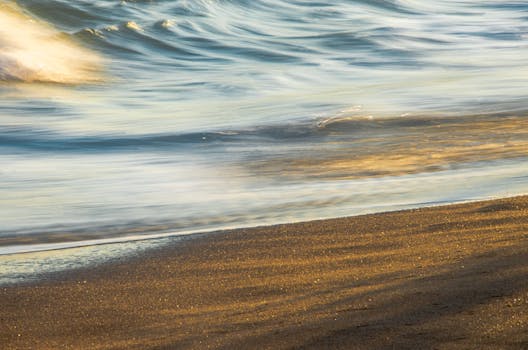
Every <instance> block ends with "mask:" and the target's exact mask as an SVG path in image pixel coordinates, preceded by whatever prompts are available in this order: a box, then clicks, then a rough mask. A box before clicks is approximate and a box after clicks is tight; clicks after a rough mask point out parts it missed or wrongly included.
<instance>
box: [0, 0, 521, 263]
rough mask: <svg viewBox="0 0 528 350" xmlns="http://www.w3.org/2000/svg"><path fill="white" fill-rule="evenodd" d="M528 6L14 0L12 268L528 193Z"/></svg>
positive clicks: (7, 47)
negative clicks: (82, 252) (67, 254)
mask: <svg viewBox="0 0 528 350" xmlns="http://www.w3.org/2000/svg"><path fill="white" fill-rule="evenodd" d="M527 59H528V4H526V3H524V2H521V1H469V0H466V1H454V0H441V1H432V0H431V1H430V0H427V1H413V0H393V1H389V0H371V1H368V0H338V1H334V2H332V3H324V2H317V1H298V0H295V1H294V0H267V1H265V0H255V1H244V0H157V1H156V0H152V1H146V0H145V1H140V0H137V1H114V0H90V1H88V0H74V1H71V0H68V1H67V0H47V1H42V0H19V1H16V2H15V1H4V2H3V3H2V4H0V254H9V253H17V252H24V251H34V250H48V249H55V248H64V247H70V246H75V245H84V244H94V243H98V242H105V241H107V240H111V241H115V240H124V241H127V240H132V239H138V238H142V237H149V236H155V237H159V236H164V235H173V234H182V233H186V234H188V233H192V232H198V231H208V230H217V229H223V228H232V227H243V226H255V225H263V224H273V223H279V222H292V221H300V220H308V219H318V218H328V217H337V216H345V215H355V214H361V213H370V212H379V211H387V210H397V209H403V208H410V207H417V206H425V205H434V204H441V203H452V202H460V201H468V200H476V199H483V198H491V197H498V196H509V195H516V194H524V193H528V157H527V151H528V113H527V112H526V111H527V110H528V108H527V107H528V104H527V91H528V66H527V64H526V62H528V60H527Z"/></svg>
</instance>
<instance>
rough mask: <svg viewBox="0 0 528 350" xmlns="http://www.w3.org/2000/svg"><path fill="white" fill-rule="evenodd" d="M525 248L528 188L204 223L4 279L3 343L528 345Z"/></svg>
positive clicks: (0, 303) (0, 300)
mask: <svg viewBox="0 0 528 350" xmlns="http://www.w3.org/2000/svg"><path fill="white" fill-rule="evenodd" d="M176 237H177V236H175V238H176ZM187 238H188V239H187ZM527 258H528V196H520V197H512V198H505V199H495V200H487V201H479V202H469V203H463V204H452V205H447V206H433V207H426V208H419V209H410V210H403V211H402V210H400V211H393V212H386V213H379V214H365V215H360V216H353V217H347V218H337V219H325V220H315V221H309V222H300V223H292V224H279V225H273V226H264V227H255V228H246V229H236V230H227V231H220V232H209V233H202V234H198V235H196V236H194V237H193V236H186V238H185V239H182V240H176V239H174V240H171V242H169V243H168V244H167V245H164V246H162V247H156V248H151V249H149V250H147V251H144V252H140V253H138V254H137V255H135V256H128V257H127V256H125V257H122V258H117V259H115V260H113V261H111V262H109V263H103V264H101V265H100V266H93V267H84V268H83V267H81V268H78V269H75V270H72V271H63V272H57V273H53V274H52V275H50V278H45V279H43V280H40V281H36V282H31V283H30V284H28V285H24V284H19V285H8V286H4V287H0V310H3V311H2V314H1V316H0V318H1V319H2V322H1V326H0V344H4V347H5V348H6V349H29V348H32V347H35V346H36V345H37V344H38V347H39V349H48V348H49V349H53V348H68V347H72V348H80V349H107V348H112V349H114V348H116V349H120V348H123V349H124V348H127V349H145V348H149V349H171V348H178V349H180V348H183V349H185V348H207V347H213V348H357V349H380V348H392V347H395V348H416V347H419V348H460V349H469V348H475V349H477V348H479V349H482V348H484V349H485V348H490V349H491V348H497V347H499V348H508V349H510V348H511V349H526V347H528V278H527V277H528V267H527V266H526V264H525V262H526V261H528V260H527ZM66 330H67V331H66Z"/></svg>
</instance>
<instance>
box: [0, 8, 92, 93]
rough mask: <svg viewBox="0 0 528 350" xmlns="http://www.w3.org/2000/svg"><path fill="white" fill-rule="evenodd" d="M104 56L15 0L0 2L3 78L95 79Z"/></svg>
mask: <svg viewBox="0 0 528 350" xmlns="http://www.w3.org/2000/svg"><path fill="white" fill-rule="evenodd" d="M100 65H101V59H100V58H99V57H98V56H97V55H96V54H95V53H93V52H91V51H89V50H88V49H85V48H83V47H81V46H80V45H79V44H77V43H75V42H74V41H73V40H71V39H69V38H67V37H66V36H65V35H63V34H61V33H60V32H58V31H57V30H55V29H54V28H52V27H51V26H50V25H48V24H46V23H44V22H42V21H39V20H37V19H34V18H32V17H30V16H29V15H27V14H25V13H24V12H23V11H22V10H21V9H20V8H18V7H17V6H15V5H13V4H10V3H8V4H0V81H19V82H48V83H61V84H82V83H94V82H97V81H99V80H100V79H101V76H100V74H99V73H98V72H99V67H100Z"/></svg>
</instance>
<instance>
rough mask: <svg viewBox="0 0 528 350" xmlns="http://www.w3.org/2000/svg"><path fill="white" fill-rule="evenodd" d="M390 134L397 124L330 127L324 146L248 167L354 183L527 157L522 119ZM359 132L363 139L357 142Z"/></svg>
mask: <svg viewBox="0 0 528 350" xmlns="http://www.w3.org/2000/svg"><path fill="white" fill-rule="evenodd" d="M402 122H404V123H405V124H398V127H397V128H394V129H391V123H398V122H397V121H396V120H395V119H390V120H389V119H382V120H368V119H365V120H361V121H359V122H357V121H356V122H350V120H346V121H344V122H335V123H325V124H323V125H322V126H321V131H320V132H322V133H325V134H326V137H324V142H321V143H318V144H316V145H315V146H311V148H310V149H308V148H307V149H305V150H304V151H306V152H299V153H296V154H292V155H291V156H290V155H280V156H277V157H270V158H267V159H264V160H259V161H256V162H250V163H249V164H248V167H249V169H250V170H251V171H252V172H254V173H255V174H259V175H262V176H272V177H291V178H293V179H294V178H296V177H303V178H306V177H308V178H309V177H313V178H317V179H321V178H332V179H335V178H343V179H355V178H366V177H376V176H398V175H405V174H416V173H423V172H433V171H441V170H448V169H453V168H456V167H460V166H462V165H463V164H467V163H474V162H485V161H494V160H508V159H513V158H519V157H526V156H527V155H528V119H527V118H523V117H516V116H512V117H498V116H496V117H466V118H461V119H458V118H455V117H452V118H447V119H446V118H443V119H442V120H441V121H439V122H437V123H436V122H434V119H433V120H426V119H422V118H415V119H411V120H410V121H409V120H405V121H403V120H402ZM355 133H360V134H361V137H360V138H359V137H355V136H354V135H355ZM303 153H304V155H303V156H301V157H299V154H303Z"/></svg>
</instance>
